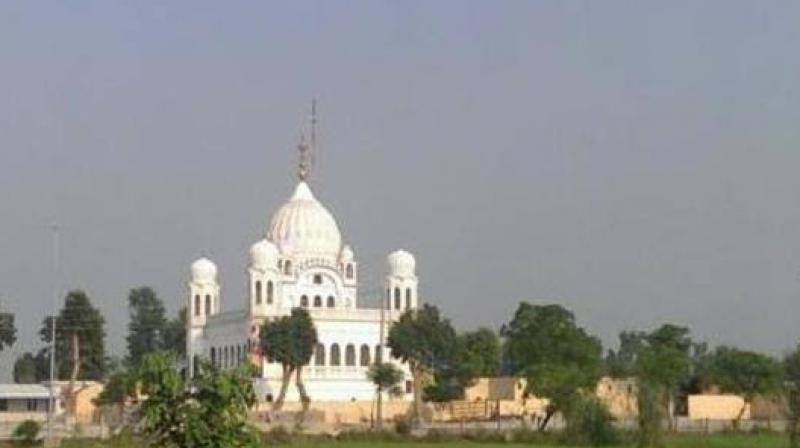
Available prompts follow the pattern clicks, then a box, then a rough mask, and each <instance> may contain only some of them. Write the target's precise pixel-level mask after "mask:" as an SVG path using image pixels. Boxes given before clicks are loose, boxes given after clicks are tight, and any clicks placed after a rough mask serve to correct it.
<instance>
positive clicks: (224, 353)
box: [222, 347, 228, 368]
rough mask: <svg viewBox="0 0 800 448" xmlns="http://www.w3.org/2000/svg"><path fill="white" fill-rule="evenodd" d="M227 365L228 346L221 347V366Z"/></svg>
mask: <svg viewBox="0 0 800 448" xmlns="http://www.w3.org/2000/svg"><path fill="white" fill-rule="evenodd" d="M225 367H228V347H223V348H222V368H225Z"/></svg>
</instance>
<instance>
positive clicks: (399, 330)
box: [387, 304, 457, 422]
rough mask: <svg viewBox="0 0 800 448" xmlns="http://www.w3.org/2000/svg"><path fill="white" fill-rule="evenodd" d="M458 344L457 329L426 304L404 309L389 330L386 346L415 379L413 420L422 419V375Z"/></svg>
mask: <svg viewBox="0 0 800 448" xmlns="http://www.w3.org/2000/svg"><path fill="white" fill-rule="evenodd" d="M456 343H457V338H456V331H455V330H454V329H453V326H452V325H451V324H450V321H449V320H448V319H445V318H443V317H442V316H441V315H440V313H439V309H438V308H436V307H435V306H433V305H428V304H425V305H424V306H423V307H422V308H421V309H418V310H409V311H406V312H405V313H404V314H403V315H402V316H400V319H399V320H398V321H397V322H395V323H394V324H393V325H392V327H391V328H390V329H389V337H388V339H387V345H388V346H389V348H390V350H391V354H392V356H393V357H395V358H397V359H400V360H402V361H403V362H405V363H407V364H408V367H409V369H410V370H411V375H412V376H413V381H414V419H415V420H416V421H417V422H419V420H420V418H422V378H423V376H424V375H425V374H426V373H430V372H433V373H434V374H435V371H436V369H437V366H438V363H440V362H442V361H443V360H448V359H451V353H450V351H451V350H452V348H453V347H454V345H455V344H456Z"/></svg>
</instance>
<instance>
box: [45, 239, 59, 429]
mask: <svg viewBox="0 0 800 448" xmlns="http://www.w3.org/2000/svg"><path fill="white" fill-rule="evenodd" d="M51 229H52V231H53V299H54V302H53V316H52V319H51V322H50V324H51V325H50V388H49V389H50V399H49V403H48V406H47V438H48V440H52V437H53V429H52V427H53V417H54V413H55V407H56V399H55V393H54V387H55V376H56V316H57V315H58V299H59V297H58V296H59V288H58V284H59V282H58V268H59V264H58V261H59V235H58V224H55V223H54V224H53V226H52V227H51Z"/></svg>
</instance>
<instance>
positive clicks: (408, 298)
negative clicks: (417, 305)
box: [406, 288, 411, 310]
mask: <svg viewBox="0 0 800 448" xmlns="http://www.w3.org/2000/svg"><path fill="white" fill-rule="evenodd" d="M406 309H407V310H410V309H411V288H406Z"/></svg>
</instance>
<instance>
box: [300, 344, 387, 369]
mask: <svg viewBox="0 0 800 448" xmlns="http://www.w3.org/2000/svg"><path fill="white" fill-rule="evenodd" d="M325 351H326V350H325V345H324V344H317V347H316V348H315V349H314V365H315V366H334V367H336V366H341V365H345V366H356V365H359V366H361V367H368V366H369V365H370V364H371V363H372V362H373V361H374V362H375V363H376V364H377V363H380V362H381V358H382V355H381V346H380V345H376V346H375V354H374V357H373V355H372V352H371V349H370V346H369V345H367V344H361V347H359V350H358V357H356V346H355V344H347V345H345V347H344V359H342V352H341V347H340V346H339V344H337V343H333V344H331V347H330V351H329V352H328V353H327V355H328V356H327V358H326V356H325V355H326V353H325Z"/></svg>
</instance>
